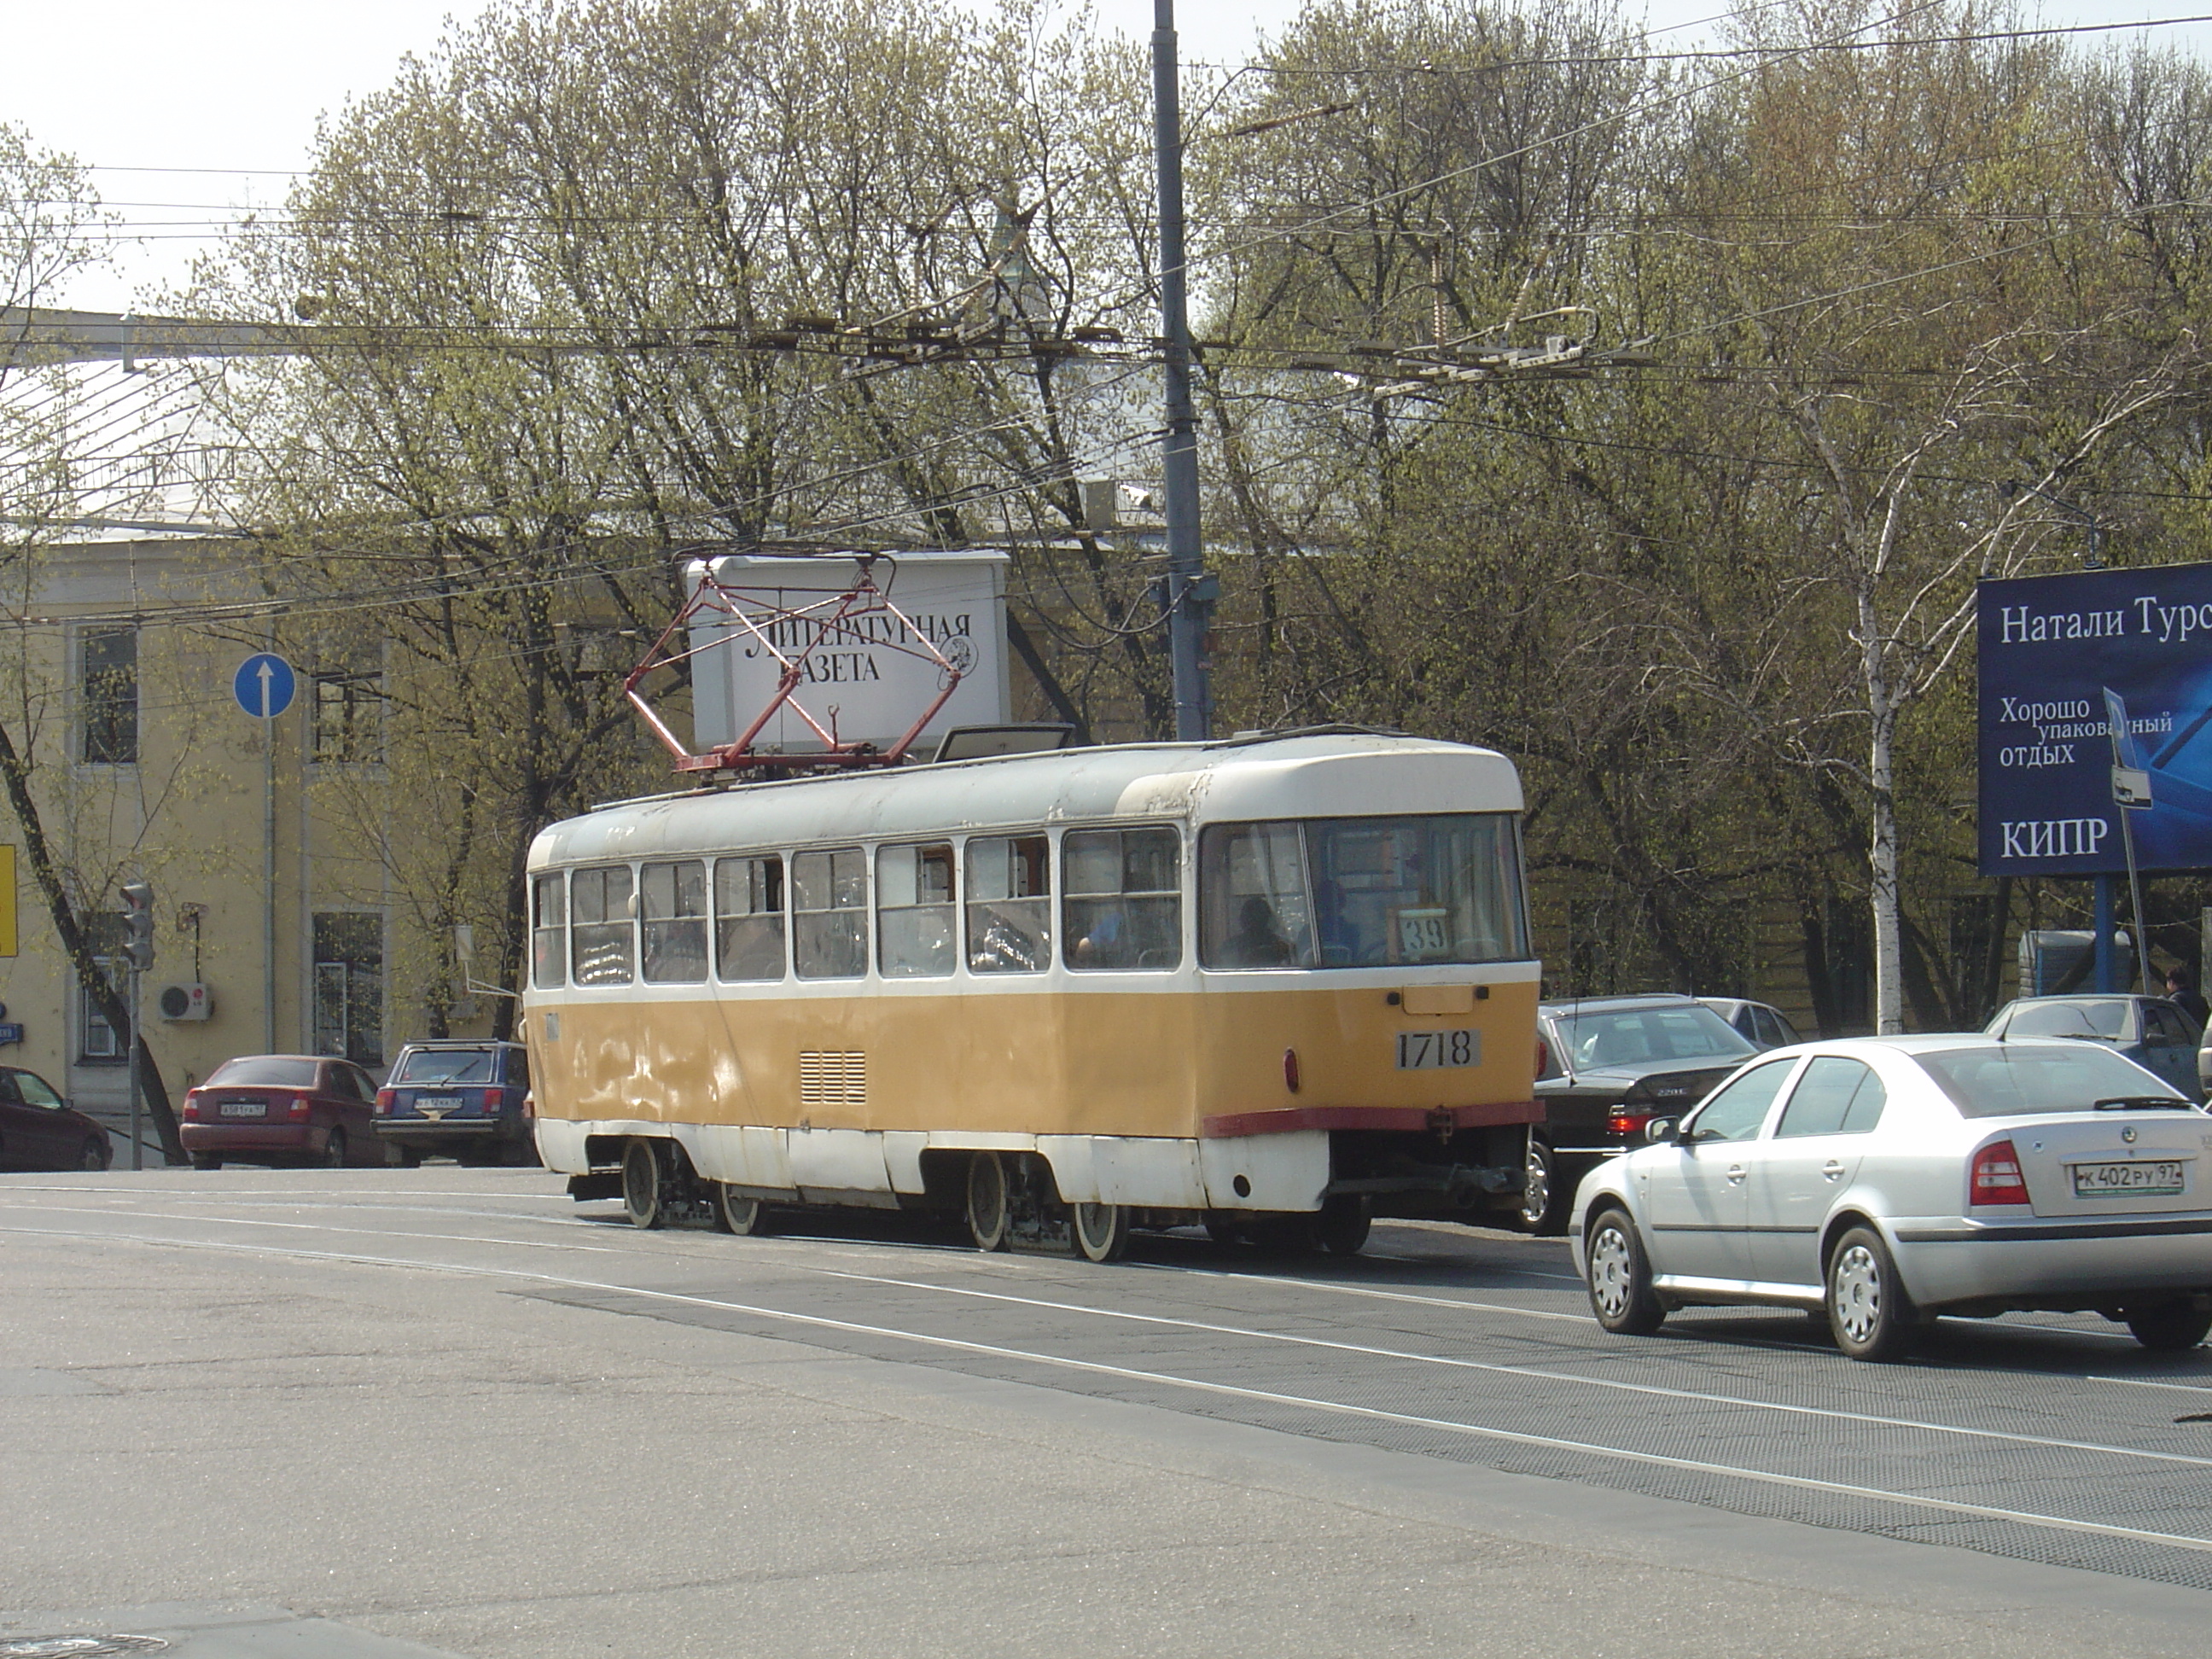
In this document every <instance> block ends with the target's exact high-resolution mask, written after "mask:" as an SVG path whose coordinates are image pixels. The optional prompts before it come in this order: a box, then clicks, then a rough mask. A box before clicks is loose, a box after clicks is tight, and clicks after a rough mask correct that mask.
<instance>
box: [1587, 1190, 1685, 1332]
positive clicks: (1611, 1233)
mask: <svg viewBox="0 0 2212 1659" xmlns="http://www.w3.org/2000/svg"><path fill="white" fill-rule="evenodd" d="M1583 1261H1584V1266H1583V1279H1584V1281H1585V1282H1586V1283H1587V1285H1589V1300H1590V1311H1591V1312H1592V1313H1594V1314H1595V1315H1596V1316H1597V1322H1598V1323H1599V1324H1601V1325H1602V1326H1604V1327H1605V1328H1606V1329H1607V1330H1609V1331H1611V1332H1612V1333H1613V1334H1614V1335H1616V1336H1649V1335H1650V1334H1651V1333H1652V1332H1654V1331H1656V1330H1657V1329H1658V1328H1659V1327H1660V1326H1661V1325H1662V1324H1664V1323H1665V1322H1666V1319H1667V1310H1666V1308H1665V1307H1664V1306H1663V1305H1662V1304H1661V1303H1660V1300H1659V1293H1658V1292H1657V1291H1654V1290H1653V1289H1652V1288H1651V1263H1650V1258H1648V1257H1647V1256H1645V1255H1644V1241H1643V1240H1642V1239H1641V1238H1640V1237H1638V1236H1637V1232H1636V1224H1635V1223H1634V1222H1633V1221H1631V1220H1630V1219H1629V1218H1628V1217H1627V1216H1626V1214H1624V1213H1623V1212H1620V1211H1619V1210H1607V1211H1606V1212H1604V1213H1602V1214H1601V1215H1600V1216H1599V1217H1598V1218H1597V1219H1596V1220H1595V1221H1593V1222H1591V1223H1590V1227H1589V1241H1588V1243H1586V1244H1585V1245H1584V1246H1583Z"/></svg>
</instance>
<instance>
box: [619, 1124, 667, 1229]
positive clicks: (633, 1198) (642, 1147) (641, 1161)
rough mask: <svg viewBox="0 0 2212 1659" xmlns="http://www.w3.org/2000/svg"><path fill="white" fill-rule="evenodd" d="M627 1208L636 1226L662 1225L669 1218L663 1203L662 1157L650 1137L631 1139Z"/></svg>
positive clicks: (625, 1182)
mask: <svg viewBox="0 0 2212 1659" xmlns="http://www.w3.org/2000/svg"><path fill="white" fill-rule="evenodd" d="M623 1210H624V1211H625V1212H628V1214H629V1224H630V1225H631V1226H633V1227H658V1226H659V1225H662V1224H663V1223H664V1222H665V1220H666V1219H667V1217H666V1215H665V1213H664V1212H663V1211H662V1207H661V1203H660V1158H659V1154H658V1153H656V1152H654V1151H653V1143H652V1142H651V1141H649V1140H645V1139H637V1140H633V1141H631V1142H630V1144H629V1151H628V1152H624V1153H623Z"/></svg>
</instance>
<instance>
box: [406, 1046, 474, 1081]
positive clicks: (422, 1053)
mask: <svg viewBox="0 0 2212 1659" xmlns="http://www.w3.org/2000/svg"><path fill="white" fill-rule="evenodd" d="M496 1059H497V1054H496V1052H495V1050H493V1049H490V1048H425V1049H418V1050H416V1052H414V1053H412V1054H402V1055H400V1056H399V1064H398V1066H397V1067H396V1068H394V1070H393V1071H392V1081H393V1082H394V1083H495V1082H497V1081H498V1076H497V1072H496V1067H495V1060H496Z"/></svg>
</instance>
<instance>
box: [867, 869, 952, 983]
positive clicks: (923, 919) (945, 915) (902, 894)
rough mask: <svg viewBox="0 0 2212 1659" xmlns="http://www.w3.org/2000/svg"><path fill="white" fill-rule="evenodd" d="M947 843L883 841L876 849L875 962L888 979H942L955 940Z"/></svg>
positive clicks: (949, 965)
mask: <svg viewBox="0 0 2212 1659" xmlns="http://www.w3.org/2000/svg"><path fill="white" fill-rule="evenodd" d="M957 924H958V917H957V914H956V910H955V907H954V903H953V891H952V848H951V845H950V844H949V843H947V842H938V843H936V844H934V845H932V846H927V847H884V848H878V849H877V851H876V963H877V966H878V970H879V971H880V972H881V973H882V974H883V975H884V976H885V977H886V978H890V979H943V978H944V977H945V975H947V974H950V973H951V971H952V968H953V963H954V960H955V958H956V957H957V955H958V946H957V944H956V942H955V939H956V936H955V933H954V929H955V927H957Z"/></svg>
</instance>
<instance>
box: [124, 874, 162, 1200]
mask: <svg viewBox="0 0 2212 1659" xmlns="http://www.w3.org/2000/svg"><path fill="white" fill-rule="evenodd" d="M123 954H124V955H125V957H128V958H129V959H130V963H131V1168H132V1169H134V1170H143V1169H144V1168H145V1167H146V1143H145V1141H144V1140H143V1139H142V1138H141V1137H140V1133H139V1128H140V1124H139V1104H138V1097H139V1090H140V1087H141V1085H142V1084H143V1081H144V1079H143V1078H142V1077H141V1076H140V1074H139V1065H140V1061H139V1059H138V1054H139V1050H140V1048H142V1047H143V1044H142V1043H141V1042H140V1040H139V1035H138V1032H139V1027H140V1026H141V1025H142V1024H143V1023H144V1021H143V1018H141V1014H140V1011H141V1009H142V1008H143V1003H142V1002H141V1001H140V1000H139V992H140V988H141V981H142V978H143V975H144V974H145V972H146V970H147V969H149V968H151V967H152V966H153V965H154V890H153V889H152V888H151V887H149V886H148V885H147V884H145V883H144V882H143V881H126V882H125V883H124V884H123Z"/></svg>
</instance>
